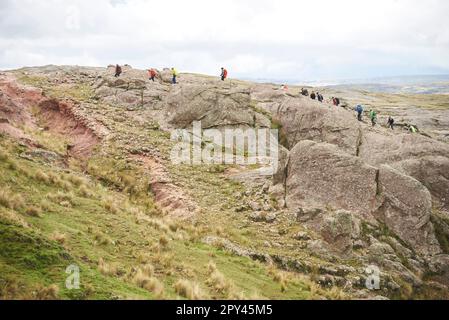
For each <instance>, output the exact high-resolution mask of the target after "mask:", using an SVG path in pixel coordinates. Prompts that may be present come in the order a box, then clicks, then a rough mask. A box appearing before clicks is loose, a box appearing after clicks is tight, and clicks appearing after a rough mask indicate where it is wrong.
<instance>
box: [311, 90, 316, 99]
mask: <svg viewBox="0 0 449 320" xmlns="http://www.w3.org/2000/svg"><path fill="white" fill-rule="evenodd" d="M310 99H312V100H315V99H316V94H315V92H313V91H312V93H311V94H310Z"/></svg>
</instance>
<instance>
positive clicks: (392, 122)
mask: <svg viewBox="0 0 449 320" xmlns="http://www.w3.org/2000/svg"><path fill="white" fill-rule="evenodd" d="M355 111H356V112H357V119H358V120H359V121H363V112H364V108H363V106H362V105H361V104H359V105H357V106H356V107H355ZM369 118H370V120H371V124H372V126H373V127H374V126H376V124H377V112H376V111H375V110H373V109H371V110H370V111H369ZM395 124H396V121H395V120H394V118H393V117H391V116H389V117H388V121H387V127H388V128H389V129H391V130H394V127H395ZM405 127H406V128H407V129H408V130H409V131H410V132H411V133H417V132H418V128H417V127H415V126H414V125H405Z"/></svg>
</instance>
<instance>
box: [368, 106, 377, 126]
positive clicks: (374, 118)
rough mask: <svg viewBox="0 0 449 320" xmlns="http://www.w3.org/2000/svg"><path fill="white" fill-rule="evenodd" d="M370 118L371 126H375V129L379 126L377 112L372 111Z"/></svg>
mask: <svg viewBox="0 0 449 320" xmlns="http://www.w3.org/2000/svg"><path fill="white" fill-rule="evenodd" d="M369 117H370V119H371V124H372V125H373V127H375V126H376V124H377V112H376V111H374V110H371V111H370V112H369Z"/></svg>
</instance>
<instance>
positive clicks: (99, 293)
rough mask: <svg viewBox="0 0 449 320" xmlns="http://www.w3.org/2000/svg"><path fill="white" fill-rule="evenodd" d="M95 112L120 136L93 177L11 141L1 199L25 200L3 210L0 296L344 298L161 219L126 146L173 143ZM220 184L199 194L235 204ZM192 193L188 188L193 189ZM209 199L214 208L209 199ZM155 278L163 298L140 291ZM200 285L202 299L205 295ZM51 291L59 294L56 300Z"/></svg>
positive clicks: (226, 219) (91, 168) (240, 234)
mask: <svg viewBox="0 0 449 320" xmlns="http://www.w3.org/2000/svg"><path fill="white" fill-rule="evenodd" d="M31 80H32V84H33V85H36V86H39V87H44V89H45V82H43V84H40V83H37V82H36V79H31ZM28 82H29V81H28ZM86 92H89V90H86V88H85V87H83V88H82V92H81V93H80V92H79V91H76V90H73V89H70V90H66V89H64V90H63V91H62V92H61V91H58V90H57V89H55V87H52V90H51V92H49V93H48V92H47V94H49V95H50V96H58V97H60V96H61V95H62V96H66V97H67V96H69V97H71V98H73V99H77V100H82V101H84V100H88V99H89V94H85V93H86ZM105 109H106V112H105ZM92 113H93V116H94V117H96V118H97V120H100V121H102V122H103V123H105V124H107V125H108V127H109V128H110V129H113V130H114V132H115V133H116V137H115V139H113V140H114V142H113V143H112V142H105V144H104V145H103V146H102V147H101V150H98V151H97V153H96V155H94V157H93V158H92V159H91V160H90V161H89V164H88V168H87V171H88V173H89V174H90V176H84V175H82V174H81V173H80V172H81V169H83V168H82V167H83V166H81V165H79V164H77V163H76V162H74V163H72V164H71V171H70V172H64V171H63V170H61V169H59V168H56V167H52V166H49V165H45V164H39V163H38V162H30V161H27V160H24V159H21V158H20V157H19V155H20V153H21V152H23V151H25V149H24V147H21V146H18V145H17V144H16V143H15V142H14V141H10V140H8V139H7V138H6V137H4V136H2V137H1V139H0V141H1V153H2V154H3V156H2V157H1V159H2V160H1V162H0V171H1V173H2V174H1V175H0V185H1V187H2V191H3V193H4V195H6V196H5V198H14V197H16V198H17V199H22V200H21V201H18V202H19V203H18V204H17V206H14V204H11V203H8V201H6V203H4V204H3V205H0V237H1V239H0V240H1V241H0V243H1V246H2V249H4V250H1V251H0V298H24V297H25V298H33V299H35V298H52V297H53V296H56V297H58V298H62V299H117V298H118V299H152V298H180V295H181V296H184V297H187V298H192V297H196V298H199V297H203V298H232V297H236V296H238V297H241V296H242V295H243V296H244V297H246V298H251V297H253V298H254V297H261V294H262V295H263V297H266V298H273V299H280V298H283V299H307V298H313V297H315V298H316V297H319V296H329V297H332V296H334V297H335V295H337V296H339V295H340V293H339V292H337V293H336V292H334V291H331V292H328V291H323V290H321V289H319V288H317V286H316V285H314V284H313V283H312V282H310V281H309V280H308V279H306V278H303V277H298V276H296V275H292V274H287V273H283V272H280V271H278V270H275V269H273V268H269V267H268V266H266V265H262V264H260V263H258V262H254V261H251V260H250V259H247V258H242V257H236V256H232V255H230V254H228V253H226V252H223V251H221V250H220V249H219V248H214V247H209V246H206V245H204V244H202V243H201V241H200V239H201V237H202V236H203V235H206V234H208V233H209V232H210V230H209V229H208V228H205V227H204V225H203V226H201V224H200V226H194V225H189V224H185V225H183V226H181V225H180V224H179V223H176V222H173V221H170V220H169V219H166V218H164V217H160V213H159V212H158V210H157V209H156V207H155V206H154V203H153V201H152V199H151V197H150V196H149V195H148V192H147V190H145V183H146V181H147V180H145V177H144V175H142V172H141V171H140V169H139V168H138V167H136V166H135V165H134V164H133V163H131V162H129V161H128V160H127V159H126V157H125V156H123V154H124V149H123V147H124V146H126V145H127V144H129V142H130V141H132V140H135V139H137V141H136V143H137V145H143V144H144V143H145V145H147V146H153V147H157V148H158V149H160V150H162V151H163V152H164V151H165V149H166V148H168V147H169V142H168V137H167V135H166V134H164V133H162V132H160V131H158V130H153V129H151V130H147V129H146V128H145V127H139V126H128V125H127V124H126V123H123V119H127V116H128V114H127V113H126V112H125V111H123V110H120V109H117V108H113V107H112V108H111V107H110V106H96V107H95V106H92ZM105 114H107V116H105ZM150 127H152V126H150ZM142 132H144V133H145V134H144V135H142ZM35 134H38V133H35ZM139 134H140V136H139ZM136 137H138V138H136ZM44 138H45V139H42V140H44V141H45V143H43V144H44V145H45V146H46V147H47V148H49V149H51V150H53V151H56V152H58V151H61V150H62V149H63V148H62V147H61V145H63V144H64V139H63V138H62V137H58V136H52V135H48V136H45V137H44ZM42 140H41V141H42ZM142 140H144V141H142ZM189 170H191V169H190V168H189V169H187V168H186V169H185V170H183V171H180V172H183V174H184V175H185V174H194V175H195V174H198V176H200V175H201V172H204V170H205V169H204V168H197V169H193V170H197V171H196V172H193V173H192V172H190V171H189ZM207 174H208V175H209V174H210V173H207ZM181 175H182V174H181ZM46 177H47V178H46ZM142 177H143V178H142ZM222 179H223V178H222V176H221V175H220V174H219V173H217V174H213V175H212V176H207V175H206V176H203V180H201V181H200V182H199V184H198V186H199V187H198V190H207V189H208V188H210V187H211V184H212V185H213V184H215V185H214V191H215V192H219V191H218V190H219V189H220V190H222V191H220V192H221V193H220V194H217V195H216V196H217V197H218V198H222V197H225V198H227V199H231V198H232V197H231V193H232V192H234V191H235V189H237V190H238V189H239V188H241V186H238V185H237V184H235V183H232V185H229V183H231V182H229V181H227V187H226V188H223V189H222V188H218V187H217V185H216V184H217V183H220V181H221V180H222ZM181 183H182V181H181ZM190 183H191V180H190ZM185 185H187V186H188V184H187V182H186V183H185ZM228 186H229V187H230V188H228ZM206 200H208V201H212V199H211V198H210V197H209V198H208V199H206ZM215 200H217V199H215ZM215 203H216V201H215ZM8 207H9V208H8ZM205 207H207V206H205ZM229 209H230V208H229ZM209 213H211V215H210V217H212V218H210V219H213V217H214V215H213V214H212V213H213V212H204V216H208V214H209ZM215 213H216V212H215ZM206 221H207V222H212V221H215V223H216V224H217V225H218V224H220V225H223V224H224V225H226V224H230V222H231V221H234V220H233V217H232V216H229V211H228V213H227V214H225V215H222V216H220V219H217V220H206ZM240 221H241V220H240ZM238 228H239V226H238V225H233V227H232V228H230V230H229V232H230V233H231V238H234V239H240V240H241V242H243V243H245V241H249V239H250V238H251V236H252V234H251V233H247V231H245V230H243V231H239V229H238ZM245 239H246V240H245ZM166 243H168V244H166ZM102 261H104V262H102ZM211 261H212V262H213V263H214V264H215V265H216V267H217V270H218V271H217V272H216V273H215V275H217V274H218V275H221V276H218V277H217V276H216V277H211V276H210V273H211V272H210V271H208V268H207V267H206V265H207V264H208V263H209V262H211ZM72 263H75V264H77V265H79V266H80V268H81V290H79V291H69V290H66V289H64V283H65V279H66V277H67V275H66V274H65V269H66V267H67V266H68V265H70V264H72ZM148 265H151V266H152V267H151V269H154V272H149V274H148V276H147V278H148V279H146V280H145V279H144V280H145V281H143V282H142V281H139V279H137V281H136V277H135V275H136V271H137V270H138V269H139V268H140V269H145V268H146V266H148ZM211 278H213V279H211ZM179 279H188V280H191V281H192V282H193V285H192V284H191V287H192V288H193V289H192V288H190V289H192V290H187V289H189V288H187V289H185V288H184V289H185V290H182V286H180V285H178V286H177V290H175V288H174V287H175V286H174V284H175V283H176V282H177V281H178V280H179ZM217 279H218V280H217ZM147 280H148V281H149V280H151V281H159V282H160V283H161V284H162V286H163V288H164V289H163V293H161V290H155V289H154V288H153V287H152V286H150V288H149V289H148V287H147V289H143V288H141V286H142V284H143V285H144V284H145V283H147V282H148V281H147ZM136 282H137V283H136ZM195 284H197V285H198V286H199V288H200V291H201V292H200V293H198V294H196V293H195V290H196V289H195ZM51 285H56V286H57V287H58V288H59V289H60V290H59V293H58V294H57V295H55V293H54V292H53V291H55V290H51V289H52V288H51ZM180 287H181V288H180ZM182 291H186V292H187V293H186V292H182ZM192 291H193V292H194V294H192Z"/></svg>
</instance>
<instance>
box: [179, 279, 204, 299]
mask: <svg viewBox="0 0 449 320" xmlns="http://www.w3.org/2000/svg"><path fill="white" fill-rule="evenodd" d="M174 289H175V291H176V293H177V294H178V295H180V296H181V297H184V298H186V299H188V300H203V299H205V298H206V297H205V294H204V293H203V291H202V290H201V288H200V286H199V285H198V283H196V282H193V281H189V280H184V279H182V280H178V281H177V282H176V283H175V285H174Z"/></svg>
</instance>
